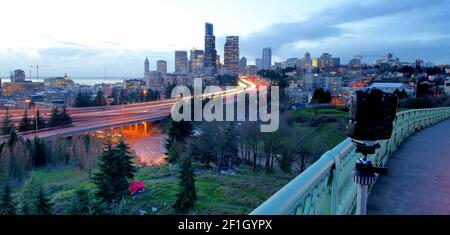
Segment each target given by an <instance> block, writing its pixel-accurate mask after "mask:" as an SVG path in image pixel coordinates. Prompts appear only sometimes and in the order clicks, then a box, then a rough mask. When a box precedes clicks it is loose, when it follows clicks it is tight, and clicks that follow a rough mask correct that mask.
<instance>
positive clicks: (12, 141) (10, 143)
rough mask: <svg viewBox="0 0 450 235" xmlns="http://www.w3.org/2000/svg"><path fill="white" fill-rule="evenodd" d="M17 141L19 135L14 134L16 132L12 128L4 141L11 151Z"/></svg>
mask: <svg viewBox="0 0 450 235" xmlns="http://www.w3.org/2000/svg"><path fill="white" fill-rule="evenodd" d="M17 141H19V136H18V135H17V134H16V132H15V131H14V130H13V131H12V132H11V133H10V134H9V138H8V141H7V142H6V143H7V145H8V147H9V148H10V150H11V151H12V150H13V148H14V145H15V144H16V143H17Z"/></svg>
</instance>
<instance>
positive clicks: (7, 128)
mask: <svg viewBox="0 0 450 235" xmlns="http://www.w3.org/2000/svg"><path fill="white" fill-rule="evenodd" d="M14 129H15V126H14V124H13V123H12V121H11V116H10V115H9V109H8V108H6V113H5V117H4V119H3V122H2V128H1V134H2V135H9V134H11V132H12V131H14Z"/></svg>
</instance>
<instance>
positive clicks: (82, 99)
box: [73, 91, 92, 107]
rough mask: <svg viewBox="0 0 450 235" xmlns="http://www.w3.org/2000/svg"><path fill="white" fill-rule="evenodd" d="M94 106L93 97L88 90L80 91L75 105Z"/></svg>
mask: <svg viewBox="0 0 450 235" xmlns="http://www.w3.org/2000/svg"><path fill="white" fill-rule="evenodd" d="M90 106H92V102H91V99H90V97H89V94H88V93H87V92H81V91H78V93H77V96H76V97H75V101H74V103H73V107H90Z"/></svg>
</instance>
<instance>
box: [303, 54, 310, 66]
mask: <svg viewBox="0 0 450 235" xmlns="http://www.w3.org/2000/svg"><path fill="white" fill-rule="evenodd" d="M303 63H304V64H305V67H311V66H312V59H311V54H310V53H309V52H306V53H305V57H303Z"/></svg>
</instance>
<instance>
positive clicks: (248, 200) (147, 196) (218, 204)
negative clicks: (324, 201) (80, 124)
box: [14, 164, 295, 214]
mask: <svg viewBox="0 0 450 235" xmlns="http://www.w3.org/2000/svg"><path fill="white" fill-rule="evenodd" d="M34 173H35V174H36V175H37V176H38V179H39V180H40V181H41V182H42V183H43V184H44V186H45V188H46V190H47V192H48V193H49V195H51V202H52V203H53V212H54V213H55V214H64V213H65V209H66V208H68V206H69V203H70V201H71V197H72V195H73V193H74V191H75V190H76V189H79V188H84V189H88V190H90V192H91V193H94V185H93V184H92V183H91V181H90V180H89V177H88V175H87V173H85V172H84V171H79V170H76V169H75V168H73V167H67V168H59V169H47V168H40V169H38V170H36V171H35V172H34ZM195 174H196V187H197V196H198V201H197V203H196V206H195V212H196V213H197V214H248V213H249V212H251V211H252V210H253V209H255V208H256V207H257V206H258V205H260V204H261V203H262V202H263V201H265V200H266V199H268V198H269V197H270V196H271V195H273V194H274V193H275V192H276V191H278V190H279V189H280V188H282V187H283V186H284V185H286V184H287V183H288V182H289V181H290V180H291V179H292V178H293V177H295V175H286V174H277V175H270V176H267V175H265V174H264V172H263V171H257V172H253V171H251V170H250V168H247V167H245V166H242V167H238V169H237V172H236V174H235V175H223V174H218V173H216V172H213V171H212V170H209V169H204V168H202V167H196V173H195ZM135 179H138V180H142V181H144V182H145V184H146V186H147V190H146V191H145V193H144V194H143V195H141V196H140V197H138V198H135V199H133V198H131V197H128V198H127V200H128V203H127V209H126V211H129V213H130V214H138V213H139V210H144V211H146V212H147V213H146V214H154V213H152V207H156V208H157V209H158V211H157V212H156V213H155V214H174V213H175V211H174V210H173V209H172V205H173V204H174V202H175V195H176V193H177V192H178V188H179V186H178V182H179V181H178V178H177V171H176V170H171V169H170V167H169V165H167V164H165V165H162V166H157V167H144V168H140V169H139V171H138V172H137V173H136V176H135ZM20 189H21V187H17V188H15V190H14V191H15V192H19V191H20Z"/></svg>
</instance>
